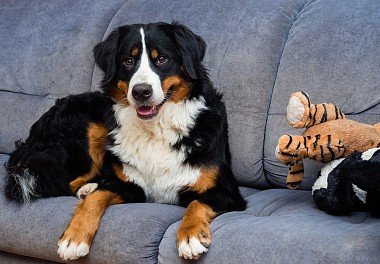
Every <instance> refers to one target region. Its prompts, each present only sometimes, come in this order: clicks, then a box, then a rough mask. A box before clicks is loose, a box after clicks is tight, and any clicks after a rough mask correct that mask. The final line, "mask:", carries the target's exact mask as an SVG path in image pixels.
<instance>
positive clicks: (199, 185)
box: [188, 166, 219, 193]
mask: <svg viewBox="0 0 380 264" xmlns="http://www.w3.org/2000/svg"><path fill="white" fill-rule="evenodd" d="M218 172H219V168H218V167H216V166H211V167H202V168H201V172H200V175H199V178H198V180H197V182H196V183H195V184H194V185H193V186H190V187H189V188H188V189H189V190H190V191H193V192H197V193H204V192H205V191H207V190H208V189H210V188H212V187H214V186H215V181H216V178H217V176H218Z"/></svg>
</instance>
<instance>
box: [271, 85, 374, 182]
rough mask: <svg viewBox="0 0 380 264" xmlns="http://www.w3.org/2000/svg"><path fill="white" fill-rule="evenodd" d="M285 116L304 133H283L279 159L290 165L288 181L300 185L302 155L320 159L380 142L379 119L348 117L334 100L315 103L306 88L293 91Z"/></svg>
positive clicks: (343, 155) (345, 154)
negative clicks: (368, 121) (361, 120)
mask: <svg viewBox="0 0 380 264" xmlns="http://www.w3.org/2000/svg"><path fill="white" fill-rule="evenodd" d="M286 117H287V119H288V122H289V124H290V125H291V126H292V127H294V128H306V130H305V131H304V132H303V133H302V134H301V135H283V136H281V137H280V139H279V140H278V145H277V147H276V157H277V159H278V160H279V161H280V162H281V163H284V164H286V165H288V166H289V172H288V176H287V180H286V185H287V187H288V188H289V189H297V188H298V186H299V185H300V184H301V182H302V178H303V174H304V166H303V159H305V158H309V159H313V160H316V161H321V162H324V163H325V162H329V161H331V160H334V159H337V158H341V157H346V156H348V155H349V154H351V153H353V152H355V151H356V150H357V151H361V152H363V151H366V150H368V149H370V148H375V147H379V146H380V123H377V124H375V125H367V124H363V123H359V122H355V121H352V120H349V119H347V118H346V116H345V115H344V114H343V113H342V111H341V110H340V109H339V108H338V107H337V106H335V105H333V104H331V103H322V104H312V103H310V99H309V96H308V95H307V94H306V93H304V92H296V93H293V94H292V95H291V97H290V100H289V104H288V107H287V114H286Z"/></svg>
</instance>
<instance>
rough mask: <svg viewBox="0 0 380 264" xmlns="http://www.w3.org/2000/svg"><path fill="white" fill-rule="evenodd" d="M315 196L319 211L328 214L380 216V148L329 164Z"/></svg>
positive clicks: (321, 174)
mask: <svg viewBox="0 0 380 264" xmlns="http://www.w3.org/2000/svg"><path fill="white" fill-rule="evenodd" d="M312 193H313V198H314V201H315V202H316V204H317V206H318V208H319V209H320V210H322V211H325V212H326V213H328V214H332V215H342V214H348V213H349V212H351V211H362V210H367V211H369V212H371V214H372V215H373V216H375V217H380V148H372V149H369V150H367V151H365V152H363V153H362V152H354V153H353V154H351V155H350V156H348V157H346V158H342V159H337V160H334V161H332V162H330V163H328V164H327V165H326V166H324V167H323V168H322V170H321V171H320V173H319V178H318V179H317V181H316V182H315V184H314V186H313V188H312Z"/></svg>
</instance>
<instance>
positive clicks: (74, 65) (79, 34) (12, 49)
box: [0, 0, 124, 153]
mask: <svg viewBox="0 0 380 264" xmlns="http://www.w3.org/2000/svg"><path fill="white" fill-rule="evenodd" d="M123 3H124V1H123V0H113V1H101V0H97V1H93V0H82V1H75V0H69V1H60V0H53V1H38V0H22V1H12V0H3V1H1V4H0V39H1V41H0V51H1V52H0V106H1V110H2V111H5V112H6V114H1V115H0V127H1V129H0V152H3V153H9V152H10V151H11V150H12V149H13V142H14V141H15V140H18V139H19V138H25V137H26V136H27V135H28V130H29V127H30V126H31V125H32V124H33V123H34V122H35V121H36V120H37V119H38V118H39V117H40V116H41V115H42V113H43V112H45V111H46V110H47V109H48V108H49V107H50V106H51V105H52V104H53V103H54V99H56V98H59V97H63V96H66V95H68V94H70V93H81V92H85V91H89V90H90V87H91V80H92V72H93V67H94V60H93V56H92V48H93V46H94V45H95V44H96V43H97V42H98V41H99V40H100V39H101V38H102V37H103V35H104V32H105V31H106V29H107V25H108V23H109V21H110V20H111V19H112V17H113V16H114V14H115V13H116V12H117V10H118V9H119V7H120V6H121V5H122V4H123ZM10 131H12V132H10Z"/></svg>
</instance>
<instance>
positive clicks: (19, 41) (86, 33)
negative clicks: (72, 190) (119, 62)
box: [0, 0, 380, 263]
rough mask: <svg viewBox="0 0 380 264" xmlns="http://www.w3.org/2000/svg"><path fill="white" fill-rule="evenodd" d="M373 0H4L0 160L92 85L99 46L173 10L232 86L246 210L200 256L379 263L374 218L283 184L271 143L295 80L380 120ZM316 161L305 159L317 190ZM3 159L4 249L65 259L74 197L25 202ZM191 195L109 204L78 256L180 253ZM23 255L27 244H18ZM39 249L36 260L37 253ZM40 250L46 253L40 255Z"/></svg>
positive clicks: (171, 257) (307, 182) (235, 147)
mask: <svg viewBox="0 0 380 264" xmlns="http://www.w3.org/2000/svg"><path fill="white" fill-rule="evenodd" d="M379 9H380V2H379V1H377V0H357V1H338V0H292V1H288V0H269V1H268V0H256V1H253V0H239V1H223V0H216V1H202V0H194V1H182V0H156V1H151V0H112V1H111V0H110V1H101V0H96V1H94V0H83V1H74V0H68V1H59V0H52V1H41V0H28V1H27V0H22V1H11V0H3V1H1V5H0V37H1V41H0V51H1V52H0V110H1V115H0V153H4V154H0V164H1V165H2V164H3V163H4V162H5V161H6V160H7V159H8V157H9V156H8V155H6V154H9V153H10V152H11V151H12V150H13V142H14V141H15V140H18V139H20V138H24V139H25V138H26V137H27V135H28V129H29V128H30V126H31V125H32V124H33V123H34V122H35V121H36V120H37V119H38V118H39V117H40V116H41V115H42V114H43V113H44V112H45V111H46V110H47V109H48V108H49V107H50V106H51V105H53V104H54V100H55V99H56V98H59V97H63V96H66V95H68V94H70V93H81V92H85V91H90V90H96V89H98V87H99V86H98V84H99V81H100V79H101V75H102V73H101V72H100V70H99V69H98V68H97V67H96V66H95V63H94V59H93V56H92V48H93V47H94V45H95V44H96V43H98V42H99V41H101V40H102V39H104V38H105V37H106V36H107V35H108V34H109V33H110V32H111V31H112V30H113V29H114V28H116V27H118V26H120V25H122V24H127V23H146V22H157V21H166V22H171V21H179V22H181V23H184V24H185V25H187V26H188V27H189V28H191V29H192V30H193V31H194V32H196V33H197V34H199V35H201V36H202V37H203V38H204V39H205V41H206V43H207V44H208V49H207V52H206V57H205V61H204V64H205V66H206V67H207V68H208V69H209V70H210V76H211V79H212V80H213V81H214V84H215V86H216V88H217V89H219V90H220V91H221V92H223V93H224V94H225V96H224V101H225V103H226V107H227V111H228V121H229V134H230V144H231V151H232V157H233V160H232V162H233V170H234V173H235V174H236V176H237V180H238V182H239V184H240V185H241V186H245V187H241V188H240V190H241V192H242V194H243V195H244V196H245V197H247V200H248V209H247V210H246V211H244V212H231V213H227V214H224V215H221V216H219V217H217V218H216V219H215V221H214V222H213V223H212V225H211V231H212V237H213V242H212V246H211V247H210V249H209V252H208V253H207V254H205V255H204V256H203V257H202V258H201V259H200V260H199V263H280V262H281V263H305V262H307V263H321V262H323V263H378V261H379V259H380V251H379V247H380V221H379V220H378V219H374V218H372V217H371V216H369V214H368V213H364V212H358V213H354V214H352V215H350V216H345V217H334V216H330V215H327V214H325V213H324V212H321V211H319V210H318V209H317V208H316V206H315V204H314V202H313V200H312V195H311V192H310V191H300V190H299V191H290V190H283V189H269V190H264V191H259V190H257V189H267V188H279V187H285V183H286V175H287V167H286V166H285V165H283V164H281V163H279V162H278V161H277V160H276V158H275V155H274V149H275V146H276V144H277V140H278V138H279V137H280V135H282V134H301V131H298V130H295V129H292V128H290V126H289V125H288V124H287V121H286V118H285V111H286V105H287V103H288V99H289V96H290V95H291V93H292V92H294V91H298V90H304V91H305V92H307V93H309V94H310V96H311V98H312V100H313V102H316V103H318V102H329V101H330V102H332V103H334V104H336V105H338V106H339V107H340V108H342V110H343V111H344V112H345V113H346V114H347V116H348V118H350V119H353V120H357V121H359V122H363V123H369V124H372V123H375V122H380V89H379V83H380V67H379V63H378V62H379V61H380V49H379V48H378V46H379V45H378V44H379V38H380V13H379V12H378V10H379ZM321 167H322V164H321V163H317V162H315V161H311V160H305V177H304V180H303V182H302V185H301V188H302V189H306V190H310V187H311V186H312V184H313V183H314V181H315V178H316V175H317V172H318V170H319V169H320V168H321ZM4 176H5V170H4V168H3V167H1V168H0V262H5V263H36V259H35V258H38V259H44V260H50V261H57V262H60V261H61V260H60V259H59V256H58V254H57V253H56V250H57V240H58V238H59V237H60V235H61V234H62V232H63V230H64V228H65V227H66V225H67V224H68V222H69V220H70V217H71V214H72V212H73V210H74V208H75V204H76V203H77V199H76V198H74V197H59V198H51V199H41V200H38V201H36V202H35V203H33V204H31V205H30V206H26V205H25V206H19V205H17V204H15V203H14V202H10V201H8V200H6V199H5V197H4V194H3V193H4V192H3V189H2V188H3V184H4ZM183 211H184V208H181V207H178V206H171V205H163V204H149V203H147V204H128V205H116V206H111V207H110V208H109V209H108V210H107V212H106V213H105V215H104V217H103V219H102V222H101V226H100V229H99V231H98V233H97V235H96V238H95V240H94V243H93V246H92V248H91V251H90V254H89V255H88V256H87V257H86V258H83V259H80V260H78V261H77V262H76V263H157V262H160V263H179V262H181V263H182V262H183V263H186V261H184V260H182V259H180V258H179V257H178V252H177V247H176V243H175V232H176V229H177V227H178V225H179V224H180V220H181V217H182V214H183ZM16 255H20V256H16ZM37 262H38V260H37ZM38 263H40V262H38Z"/></svg>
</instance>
